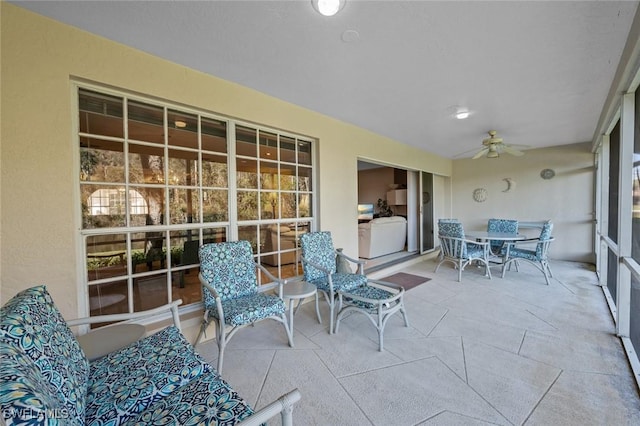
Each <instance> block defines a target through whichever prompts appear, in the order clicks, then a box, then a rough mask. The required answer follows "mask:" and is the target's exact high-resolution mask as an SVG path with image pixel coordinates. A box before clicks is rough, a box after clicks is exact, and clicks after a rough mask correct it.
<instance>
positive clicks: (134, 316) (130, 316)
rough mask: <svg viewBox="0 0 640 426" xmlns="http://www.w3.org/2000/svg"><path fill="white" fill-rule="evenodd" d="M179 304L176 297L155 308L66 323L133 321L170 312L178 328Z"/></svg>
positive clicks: (84, 318)
mask: <svg viewBox="0 0 640 426" xmlns="http://www.w3.org/2000/svg"><path fill="white" fill-rule="evenodd" d="M181 304H182V299H178V300H175V301H173V302H171V303H167V304H166V305H162V306H158V307H157V308H153V309H148V310H146V311H140V312H131V313H124V314H109V315H96V316H93V317H83V318H75V319H72V320H69V321H67V325H69V327H75V326H79V325H88V324H96V323H101V322H118V321H133V320H139V319H143V318H148V317H153V316H156V315H159V314H162V313H165V312H171V316H172V318H173V324H174V325H175V326H176V327H177V328H178V330H180V329H181V327H180V316H179V315H178V306H180V305H181Z"/></svg>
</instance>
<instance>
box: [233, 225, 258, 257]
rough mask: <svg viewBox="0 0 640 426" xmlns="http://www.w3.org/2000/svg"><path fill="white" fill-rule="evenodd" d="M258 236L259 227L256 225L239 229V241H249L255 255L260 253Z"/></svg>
mask: <svg viewBox="0 0 640 426" xmlns="http://www.w3.org/2000/svg"><path fill="white" fill-rule="evenodd" d="M257 235H258V227H257V226H256V225H253V226H239V227H238V240H239V241H249V244H251V249H252V250H253V254H257V253H258V238H257Z"/></svg>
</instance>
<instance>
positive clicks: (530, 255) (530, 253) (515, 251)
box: [509, 248, 540, 262]
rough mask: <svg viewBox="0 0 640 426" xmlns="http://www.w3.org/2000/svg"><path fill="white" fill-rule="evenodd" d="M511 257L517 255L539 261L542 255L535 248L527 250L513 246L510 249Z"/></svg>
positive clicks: (520, 257)
mask: <svg viewBox="0 0 640 426" xmlns="http://www.w3.org/2000/svg"><path fill="white" fill-rule="evenodd" d="M509 257H510V258H514V257H517V258H518V259H528V260H531V261H533V262H537V261H539V260H540V257H539V256H538V254H537V253H536V251H535V250H526V249H521V248H511V249H510V250H509Z"/></svg>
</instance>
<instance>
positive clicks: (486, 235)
mask: <svg viewBox="0 0 640 426" xmlns="http://www.w3.org/2000/svg"><path fill="white" fill-rule="evenodd" d="M465 236H466V238H468V239H474V240H476V241H502V242H509V241H522V240H526V239H527V238H529V237H527V236H526V235H524V234H514V233H511V232H489V231H467V232H466V235H465ZM491 254H492V255H493V256H498V255H499V254H500V253H499V252H498V253H494V252H493V251H492V252H491Z"/></svg>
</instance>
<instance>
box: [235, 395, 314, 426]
mask: <svg viewBox="0 0 640 426" xmlns="http://www.w3.org/2000/svg"><path fill="white" fill-rule="evenodd" d="M300 398H301V395H300V391H299V390H298V388H296V389H294V390H292V391H290V392H288V393H286V394H284V395H282V396H281V397H280V398H278V399H277V400H275V401H273V402H272V403H271V404H269V405H267V406H266V407H263V408H261V409H260V410H258V411H256V412H255V413H253V414H252V415H251V416H249V417H247V418H246V419H244V420H243V421H241V422H240V423H238V426H259V425H262V424H266V422H267V420H269V419H271V418H272V417H274V416H275V415H276V414H278V413H279V414H280V416H281V419H282V422H281V423H282V425H283V426H291V425H293V419H292V414H293V407H294V405H295V403H296V402H298V401H299V400H300Z"/></svg>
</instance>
